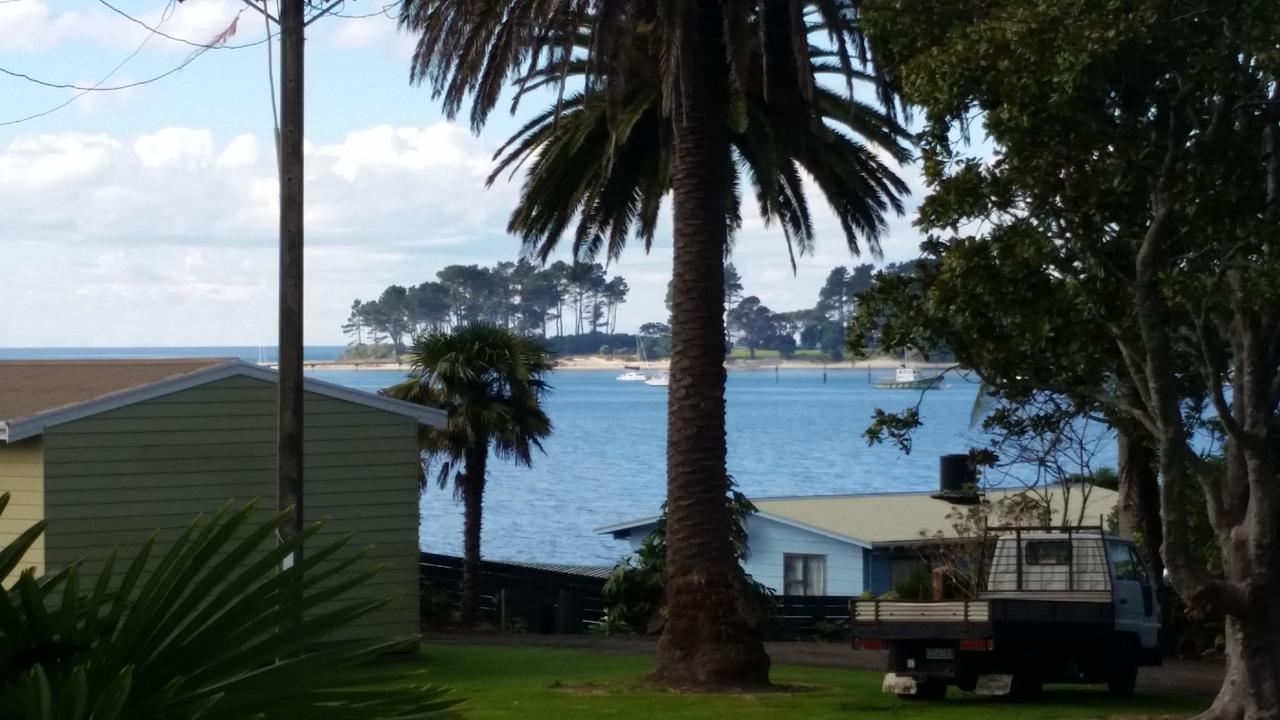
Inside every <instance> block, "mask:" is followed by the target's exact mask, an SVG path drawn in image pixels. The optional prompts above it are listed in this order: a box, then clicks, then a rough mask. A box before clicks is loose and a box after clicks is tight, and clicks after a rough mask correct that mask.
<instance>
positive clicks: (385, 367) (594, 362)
mask: <svg viewBox="0 0 1280 720" xmlns="http://www.w3.org/2000/svg"><path fill="white" fill-rule="evenodd" d="M262 364H263V365H265V366H266V367H271V368H274V367H276V365H277V364H276V363H262ZM901 364H902V361H901V360H899V359H897V358H893V357H875V358H869V359H867V360H858V361H856V362H852V363H851V362H850V361H848V360H842V361H840V362H826V363H823V362H820V361H816V360H798V359H791V360H781V359H779V358H756V359H755V360H750V359H746V358H733V359H730V360H726V361H725V364H724V365H725V368H727V369H729V370H734V371H748V370H772V369H774V368H778V369H780V370H828V371H837V370H839V371H849V370H892V369H894V368H896V367H898V366H899V365H901ZM911 365H912V366H913V367H918V368H923V369H930V370H942V369H945V368H949V367H951V366H952V363H938V362H912V363H911ZM303 366H304V367H305V368H306V369H308V370H324V371H335V372H336V371H342V372H359V371H362V370H363V371H390V370H401V371H406V372H407V371H408V370H409V364H408V363H403V362H401V363H395V362H388V361H384V360H369V361H345V360H343V361H339V360H306V361H304V362H303ZM628 367H641V368H643V369H646V370H667V369H668V367H669V360H667V359H662V360H654V361H651V362H649V363H642V362H641V361H639V360H636V359H633V358H626V357H605V356H603V355H571V356H567V357H562V358H558V359H557V361H556V369H557V370H599V371H605V370H616V371H622V370H625V369H626V368H628Z"/></svg>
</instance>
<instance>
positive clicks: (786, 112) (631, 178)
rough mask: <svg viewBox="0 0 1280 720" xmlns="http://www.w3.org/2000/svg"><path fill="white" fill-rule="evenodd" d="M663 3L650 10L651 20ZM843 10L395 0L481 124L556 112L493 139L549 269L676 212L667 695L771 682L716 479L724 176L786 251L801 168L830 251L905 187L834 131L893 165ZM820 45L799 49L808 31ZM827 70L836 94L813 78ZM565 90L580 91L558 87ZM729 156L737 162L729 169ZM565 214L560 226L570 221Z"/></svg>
mask: <svg viewBox="0 0 1280 720" xmlns="http://www.w3.org/2000/svg"><path fill="white" fill-rule="evenodd" d="M659 8H661V11H659ZM856 20H857V17H856V13H853V12H851V8H850V7H848V6H846V5H844V4H843V3H831V2H795V3H778V2H740V3H723V2H720V1H719V0H691V1H690V2H687V3H683V4H680V5H679V6H678V8H677V7H676V6H673V5H671V4H664V3H649V2H630V1H624V0H594V1H588V2H580V1H579V0H549V1H548V2H514V1H513V0H466V1H464V0H446V1H442V2H437V1H428V0H406V1H405V3H404V6H403V11H402V14H401V25H402V27H404V28H406V29H407V30H409V31H410V32H412V33H414V34H415V35H417V37H418V45H417V49H416V52H415V54H414V58H413V64H412V70H411V77H412V79H414V80H416V81H420V82H422V81H425V82H427V83H429V84H430V86H431V88H432V90H433V92H434V93H435V95H436V96H437V97H442V98H443V105H444V110H445V114H446V115H447V116H449V117H453V116H454V115H456V114H457V112H458V111H459V110H460V109H461V108H462V107H463V105H464V102H468V101H469V107H470V119H471V124H472V127H473V128H476V129H479V128H480V127H482V126H483V125H484V123H485V121H486V120H487V119H488V115H489V113H490V112H491V111H492V109H493V108H494V106H495V105H496V103H497V101H498V98H499V96H500V95H501V91H502V89H503V87H504V86H505V85H506V84H507V83H508V82H512V84H514V85H516V86H517V87H518V88H519V90H517V95H516V101H517V102H518V101H519V99H520V97H521V96H522V95H523V93H524V92H526V91H528V90H532V89H537V88H547V87H550V88H553V89H555V90H557V94H558V97H559V98H560V99H558V100H557V101H556V103H555V105H554V107H552V108H549V109H548V110H547V111H546V112H544V113H542V114H541V115H539V116H537V117H535V118H534V119H533V120H532V121H530V122H529V123H528V124H526V125H525V126H524V127H523V128H522V129H521V130H519V131H518V132H517V133H516V135H515V136H514V137H513V138H511V139H510V140H509V141H508V144H507V146H506V147H505V149H504V151H503V152H502V154H501V155H500V159H499V168H498V170H497V172H496V173H495V176H494V177H495V178H496V177H497V174H498V173H502V172H504V171H506V170H507V169H509V168H513V167H515V165H516V164H517V163H519V162H522V161H525V160H527V165H526V167H527V170H526V172H525V180H524V184H523V186H522V191H521V199H520V202H519V204H518V205H517V207H516V209H515V210H514V212H513V214H512V218H511V222H510V225H509V227H510V229H511V230H512V231H513V232H514V233H516V234H518V235H520V236H521V237H522V238H523V239H524V241H525V245H526V249H527V250H529V251H531V252H533V253H536V254H537V255H538V256H540V257H542V258H544V259H545V258H547V257H548V256H549V255H550V253H551V252H552V251H553V250H554V249H555V247H556V246H557V245H558V244H559V243H560V241H561V239H562V236H563V235H564V234H565V232H566V231H567V230H569V228H570V226H571V225H573V226H574V229H573V230H571V231H570V232H571V233H572V235H573V240H572V241H571V242H572V248H573V256H574V258H575V259H577V260H591V259H593V258H594V257H595V256H596V255H597V254H599V253H600V252H604V253H605V254H606V255H607V256H608V257H610V258H616V257H617V256H618V255H619V254H620V253H621V251H622V248H623V246H624V244H625V243H626V240H627V239H628V238H629V236H630V235H631V234H632V232H633V231H634V232H635V234H637V235H638V236H639V237H640V239H641V240H642V242H643V243H644V244H645V246H646V247H647V246H648V245H649V244H650V243H651V241H652V239H653V235H654V233H655V231H656V227H657V218H658V215H659V211H660V208H661V202H662V199H663V197H664V196H665V195H666V194H667V193H668V192H671V194H672V209H673V218H674V223H673V226H674V232H673V246H674V248H673V256H674V262H673V268H674V278H673V279H674V285H673V293H672V304H671V305H672V319H671V325H672V362H671V383H672V386H671V395H670V403H669V407H668V432H667V438H668V449H667V458H668V466H667V487H668V501H669V506H670V508H671V512H670V516H669V522H668V540H669V542H668V545H667V557H666V568H667V585H666V603H667V611H668V632H667V633H665V634H664V635H663V637H662V640H661V644H660V647H659V654H658V670H657V677H659V678H660V679H662V680H664V681H667V682H669V683H672V684H675V685H691V686H698V685H726V684H757V683H763V682H767V678H768V656H767V655H766V654H765V653H764V649H763V645H762V643H761V639H760V638H761V636H760V628H759V624H758V618H756V617H753V614H752V613H749V612H747V610H746V608H747V607H748V606H747V605H746V604H744V603H743V602H741V598H742V597H743V595H744V594H745V593H746V588H745V586H744V584H743V582H742V579H741V577H740V574H739V571H738V570H737V567H736V565H737V564H736V561H735V559H734V556H733V552H732V547H731V544H730V543H729V542H728V540H727V538H726V537H725V533H724V532H723V528H724V527H726V526H727V525H728V511H727V509H726V508H725V507H724V503H723V498H724V496H725V494H726V492H727V491H728V476H727V474H726V472H725V431H724V383H725V374H724V373H725V371H724V367H723V357H724V338H725V317H724V316H725V305H724V260H725V257H726V254H727V253H728V250H729V247H730V233H731V231H732V230H733V229H735V228H736V227H737V226H738V224H739V217H740V212H739V209H740V208H739V195H738V193H737V179H738V178H737V175H736V173H737V168H738V167H739V166H741V167H743V168H746V172H744V173H743V176H744V177H745V179H746V180H747V182H748V183H749V184H750V185H751V186H752V189H753V190H754V191H755V196H756V201H757V204H758V206H759V210H760V211H761V213H762V214H763V215H764V217H765V218H766V219H767V220H769V221H770V222H775V221H776V222H777V223H778V224H779V225H780V227H781V228H782V230H783V235H784V237H785V238H786V240H787V245H788V247H789V248H791V250H792V251H793V252H794V251H799V252H802V253H803V252H807V251H808V250H809V248H810V245H811V243H812V241H813V228H812V224H811V223H810V219H809V209H808V201H807V191H806V189H805V188H804V187H803V186H802V183H801V173H800V170H801V169H802V168H803V169H804V170H805V171H806V172H807V173H808V175H809V176H810V177H812V178H813V179H814V181H815V184H816V186H817V188H818V190H819V192H821V193H822V194H823V195H824V196H825V197H826V199H827V200H828V201H829V203H830V204H831V205H832V208H833V210H834V212H835V216H836V218H837V220H838V221H839V222H840V225H841V229H842V230H843V231H844V236H845V239H846V241H847V242H848V243H849V245H850V248H851V249H854V250H856V249H857V248H858V246H859V243H860V242H864V243H869V244H870V246H871V248H872V249H873V250H874V249H875V242H876V238H877V237H878V236H879V234H880V232H881V231H882V230H883V228H884V226H885V220H884V216H885V214H886V213H888V212H900V211H901V205H900V202H899V199H898V198H899V196H900V195H901V194H902V193H904V192H905V190H906V188H905V185H904V184H902V183H901V181H900V180H898V178H897V177H895V176H894V175H893V173H892V171H891V170H890V169H889V168H888V167H887V166H886V165H884V163H883V162H881V161H880V159H878V158H877V157H876V156H875V154H874V153H873V152H872V151H871V150H870V149H869V148H868V147H867V146H866V145H864V144H862V143H861V142H858V141H855V140H854V139H853V138H852V137H851V136H850V133H852V134H856V135H861V136H862V137H863V138H866V139H867V140H869V141H870V142H871V143H874V144H876V145H879V146H880V147H881V148H882V149H883V150H884V151H886V152H888V153H890V154H891V155H894V156H897V157H903V156H904V155H905V152H904V151H903V149H902V148H901V147H900V145H899V139H900V138H901V137H902V136H903V133H902V131H901V129H900V128H899V127H898V126H897V124H896V123H894V122H892V120H891V119H890V118H889V117H887V116H886V115H884V114H883V113H880V112H877V111H875V110H874V109H872V108H870V107H868V106H866V105H864V104H861V103H859V102H856V101H855V100H854V98H853V85H854V84H855V82H856V83H861V82H862V80H863V79H865V78H866V77H867V76H866V75H865V74H863V73H862V72H861V71H858V70H855V64H856V62H857V57H858V53H857V52H856V50H855V48H858V47H862V45H861V37H860V31H859V28H858V26H857V24H856ZM811 31H812V32H816V33H821V45H820V46H811V45H810V41H809V34H810V32H811ZM819 75H828V76H829V77H831V78H832V80H833V81H834V82H836V83H839V84H844V85H845V87H844V88H842V89H841V90H840V91H833V90H831V89H829V88H828V87H827V86H826V85H824V84H822V83H820V82H818V80H819ZM570 78H573V83H574V85H575V86H578V84H579V83H578V81H579V80H582V81H583V82H582V83H581V87H582V91H581V92H576V93H569V92H566V90H567V85H568V83H569V80H570ZM735 160H739V161H741V162H740V163H739V164H735ZM575 220H576V222H575Z"/></svg>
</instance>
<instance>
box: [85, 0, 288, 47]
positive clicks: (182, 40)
mask: <svg viewBox="0 0 1280 720" xmlns="http://www.w3.org/2000/svg"><path fill="white" fill-rule="evenodd" d="M98 3H99V4H101V5H103V6H104V7H106V8H107V9H108V10H111V11H112V12H114V13H115V14H117V15H119V16H120V17H122V18H124V19H126V20H128V21H129V22H131V23H133V24H135V25H137V26H139V27H142V28H145V29H147V30H149V31H151V32H152V33H155V34H156V35H159V36H160V37H162V38H165V39H167V40H172V41H174V42H176V43H182V44H183V45H190V46H192V47H198V48H204V49H206V50H240V49H242V48H249V47H254V46H256V45H261V44H262V43H263V42H264V41H262V40H258V41H256V42H251V43H243V44H240V45H227V44H225V43H223V44H213V43H200V42H195V41H193V40H188V39H187V38H183V37H177V36H175V35H170V34H169V33H166V32H163V31H162V30H160V28H159V27H158V26H157V27H153V26H151V25H148V24H147V23H146V22H144V21H142V20H140V19H138V18H136V17H134V16H132V15H130V14H129V13H127V12H125V11H124V10H121V9H120V8H118V7H116V6H115V5H112V4H111V3H110V2H107V0H98ZM241 12H243V10H242V11H241ZM236 17H239V14H237V15H236ZM167 19H168V18H163V17H162V18H161V23H163V22H164V21H165V20H167ZM267 37H271V33H270V32H268V33H267Z"/></svg>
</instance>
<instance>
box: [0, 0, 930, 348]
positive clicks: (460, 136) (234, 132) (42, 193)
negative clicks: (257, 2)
mask: <svg viewBox="0 0 1280 720" xmlns="http://www.w3.org/2000/svg"><path fill="white" fill-rule="evenodd" d="M108 1H110V2H111V4H112V5H113V6H114V7H116V8H118V9H119V10H121V11H123V12H124V13H127V14H128V15H130V16H132V17H133V18H136V19H138V20H141V21H142V22H144V23H146V24H147V25H149V26H151V27H152V28H158V29H159V30H160V31H162V32H164V33H166V34H168V35H171V36H173V37H175V38H180V39H186V40H189V41H192V42H196V43H208V42H210V41H211V40H212V39H213V38H214V37H215V36H218V35H219V34H221V33H225V32H228V31H230V30H234V34H233V35H231V36H230V37H228V38H227V46H228V47H225V48H216V49H211V50H208V51H206V52H203V53H200V54H199V55H198V56H196V57H195V58H194V59H192V58H191V56H192V53H193V51H194V50H196V48H193V47H192V46H190V45H186V44H183V43H181V42H177V41H175V40H170V39H167V38H164V37H161V36H159V35H156V34H153V33H152V32H151V31H150V30H148V29H146V28H144V27H142V26H140V25H138V24H135V23H134V22H132V21H131V20H129V19H127V18H125V17H122V16H121V15H120V14H117V13H116V12H115V11H113V10H112V9H111V7H110V6H108V5H106V4H105V3H104V2H103V0H64V1H58V0H0V71H8V72H9V73H22V74H26V75H29V76H31V77H32V78H35V79H37V80H40V81H44V82H47V83H52V84H55V85H80V86H93V85H95V84H101V86H102V87H116V86H121V85H129V84H131V83H137V82H139V81H144V80H148V79H150V78H154V77H156V76H159V75H162V74H164V73H166V72H169V71H171V70H174V69H175V68H178V67H179V66H183V65H184V63H187V61H188V60H190V62H189V63H188V64H185V66H184V67H182V69H180V70H177V71H176V72H173V73H172V74H170V75H168V76H166V77H163V78H161V79H158V80H156V81H154V82H150V83H146V84H142V85H139V86H137V87H132V88H128V89H123V90H113V91H106V92H87V93H81V92H80V91H77V90H73V89H68V88H49V87H45V86H41V85H37V84H35V83H33V82H31V81H30V80H27V79H23V78H18V77H13V76H12V75H9V74H6V73H5V72H0V297H2V298H3V302H4V309H3V310H2V311H0V347H67V346H70V347H76V346H147V345H154V346H175V345H176V346H181V345H203V346H217V345H273V344H274V342H275V334H276V323H275V316H276V290H277V272H278V270H277V264H276V263H277V252H276V232H277V200H278V193H277V185H276V183H277V181H276V174H275V162H274V155H273V152H274V150H273V145H272V135H273V130H272V127H273V121H272V103H271V88H270V85H269V82H268V81H269V78H270V73H269V72H268V53H267V48H268V44H266V43H262V42H261V41H262V40H264V39H265V37H266V28H265V27H264V22H263V20H264V19H263V17H262V16H261V15H259V14H257V13H256V12H254V11H253V10H251V9H246V7H245V6H244V5H243V3H242V2H240V0H186V1H185V2H182V3H177V4H170V5H166V4H164V3H163V2H161V1H159V0H108ZM383 2H386V0H348V1H347V2H346V3H345V5H344V6H342V7H341V8H340V9H339V12H340V13H341V14H342V15H346V16H348V17H338V16H332V17H326V18H322V19H320V20H318V21H317V22H316V23H314V24H313V25H312V26H311V27H310V28H309V30H308V34H307V46H306V48H307V61H306V62H307V65H306V81H305V87H306V120H305V136H306V153H305V154H306V174H305V181H306V211H305V217H306V254H305V263H306V293H305V323H304V334H305V341H306V342H307V343H308V344H313V345H321V344H341V343H343V342H345V338H343V336H342V333H341V330H340V329H339V328H340V325H341V324H342V322H343V320H345V318H346V316H347V314H348V312H349V309H350V306H351V301H352V299H354V298H361V299H366V300H367V299H372V298H374V297H376V295H377V294H378V293H379V292H381V290H382V289H383V288H385V287H386V286H387V285H390V284H393V283H394V284H401V285H412V284H417V283H420V282H423V281H425V280H430V279H434V276H435V273H436V272H437V271H438V270H439V269H440V268H442V267H444V266H446V265H450V264H455V263H463V264H470V263H479V264H484V265H489V264H493V263H495V262H498V261H502V260H514V259H516V258H517V257H518V255H519V250H520V243H519V241H518V240H517V239H516V238H514V237H512V236H510V235H508V234H507V233H506V231H505V227H506V219H507V215H508V214H509V212H510V208H511V207H512V205H513V203H514V199H515V197H516V191H517V189H518V181H519V178H518V177H517V178H516V180H515V181H513V182H506V181H505V180H500V181H499V182H497V183H495V185H494V186H493V187H491V188H487V189H486V187H485V185H484V179H485V177H486V176H487V175H488V170H489V168H490V166H491V164H492V153H493V151H494V149H496V148H497V147H498V146H499V145H500V144H501V142H502V140H503V139H504V138H505V137H506V136H507V135H508V134H509V133H510V131H511V130H513V129H514V128H515V127H517V126H518V125H519V124H520V123H521V121H522V119H523V118H527V117H528V115H530V114H531V113H532V112H534V111H536V110H537V109H539V108H540V107H542V106H543V105H544V104H545V102H546V99H541V100H543V102H537V101H536V100H538V99H535V102H531V103H529V104H527V105H525V106H523V107H522V109H521V111H520V112H519V113H518V114H517V115H515V116H514V117H513V116H509V115H508V114H507V113H506V112H505V111H504V112H496V113H495V114H494V117H493V119H492V120H491V121H490V123H489V124H488V125H487V126H486V127H485V128H484V129H483V130H482V132H481V133H480V134H479V135H476V134H473V133H472V132H471V131H470V128H469V127H468V125H467V123H466V121H465V116H464V118H463V119H462V122H460V123H455V122H450V121H449V120H448V119H447V118H445V117H444V116H443V115H442V114H441V112H440V108H439V104H438V102H436V101H433V100H432V99H431V95H430V92H429V91H428V90H426V89H424V88H419V87H413V86H411V85H410V84H409V57H410V55H411V53H412V50H413V39H412V38H410V37H408V36H406V35H404V34H402V33H400V32H398V31H397V29H396V26H395V22H394V20H393V19H391V18H389V17H387V15H385V14H380V13H379V11H380V10H383V9H384V6H383V4H382V3H383ZM389 12H391V13H392V14H394V7H392V8H391V9H390V11H389ZM369 14H372V17H358V16H362V15H369ZM233 25H234V27H233ZM242 45H248V46H247V47H239V46H242ZM273 52H274V54H275V58H274V59H275V60H277V61H278V49H275V50H274V51H273ZM122 61H123V62H122ZM117 66H118V68H117ZM113 69H114V72H113ZM275 71H276V72H277V73H278V71H279V66H278V62H277V64H276V65H275ZM104 78H105V81H104ZM68 100H73V101H72V102H71V103H70V104H67V105H66V106H65V107H62V108H60V109H58V110H55V111H53V112H49V113H48V114H43V115H41V116H40V117H35V118H30V116H34V115H37V114H42V113H45V112H46V111H49V110H51V109H52V108H54V107H56V106H59V105H62V104H63V103H67V101H68ZM500 107H502V108H505V107H506V104H500ZM28 118H30V119H28ZM902 174H903V177H904V178H905V179H906V180H907V181H908V182H909V183H910V185H911V186H912V188H913V191H914V192H913V196H912V197H911V198H909V199H908V213H907V216H905V217H902V218H895V219H894V220H893V221H892V222H891V223H890V227H889V231H888V233H887V235H886V236H885V237H883V238H882V240H881V245H882V247H883V250H884V261H885V262H889V261H895V260H904V259H908V258H911V257H915V256H916V255H917V254H918V246H919V243H920V236H919V233H918V232H917V231H916V230H915V229H914V228H912V227H911V222H910V219H911V215H912V214H913V211H914V208H915V205H916V204H917V202H918V201H919V199H920V197H921V193H922V183H921V180H920V178H919V173H918V171H917V169H916V168H915V167H913V166H908V167H905V168H903V169H902ZM810 197H811V198H813V199H814V200H815V205H816V207H815V220H816V222H815V224H816V227H817V230H818V242H817V249H816V251H815V253H814V254H813V255H811V256H808V257H801V258H799V260H798V265H799V267H798V270H797V271H796V272H795V273H793V272H792V271H791V267H790V265H789V263H788V261H787V256H786V248H785V245H784V242H783V238H782V236H781V232H780V231H778V229H777V228H776V227H775V228H766V227H764V224H763V223H762V222H761V220H760V218H759V217H756V216H753V215H751V214H750V208H749V207H746V208H744V212H747V213H748V214H747V215H746V216H745V218H744V226H743V228H742V230H741V231H740V232H739V234H738V236H737V239H736V242H735V247H734V254H733V258H732V260H733V262H734V264H735V265H736V267H737V268H738V270H739V272H740V273H741V275H742V277H743V281H744V285H745V288H746V292H747V293H748V294H753V295H757V296H759V297H760V299H761V300H762V301H763V302H764V304H766V305H768V306H769V307H771V308H773V309H774V310H779V311H782V310H792V309H797V308H801V307H811V306H812V305H813V304H814V301H815V299H816V295H817V290H818V288H819V287H820V286H821V284H822V281H823V279H824V278H825V277H826V275H827V273H828V272H830V270H831V269H832V268H833V267H835V266H837V265H849V264H854V263H857V262H864V261H871V260H872V258H871V257H870V256H869V255H867V254H865V253H864V255H863V258H862V259H858V258H855V257H853V256H851V254H850V252H849V250H848V248H847V246H846V245H845V243H844V239H843V236H842V235H841V233H840V230H839V227H838V225H837V224H836V223H835V221H834V219H833V218H832V216H831V215H830V213H829V211H828V210H827V208H826V206H825V204H824V203H823V201H821V200H819V199H818V198H820V195H818V194H817V193H811V194H810ZM666 207H667V208H669V207H670V205H669V203H668V204H667V206H666ZM668 214H669V213H668ZM553 259H566V260H567V259H568V258H567V256H564V255H561V256H559V257H558V258H553ZM611 272H616V273H619V274H621V275H623V276H624V277H625V278H626V279H627V282H628V284H629V285H630V287H631V294H630V296H629V298H628V300H627V302H626V304H625V305H623V306H622V307H621V308H620V309H619V311H618V329H619V330H620V331H632V330H634V329H635V328H636V327H638V326H639V325H640V324H641V323H644V322H648V321H653V320H664V319H665V315H666V311H665V309H664V308H663V295H664V293H665V289H666V283H667V280H668V279H669V277H670V272H671V242H670V224H669V222H667V223H665V224H664V226H663V228H662V229H661V230H660V233H659V237H658V239H657V241H656V242H655V244H654V247H653V249H652V251H651V252H650V253H649V254H648V255H646V254H645V253H644V251H643V249H642V247H641V246H640V245H639V244H638V243H637V244H636V245H635V247H634V249H628V250H627V252H626V253H624V255H623V257H622V259H621V260H620V261H619V262H617V263H616V264H615V265H613V266H612V268H611Z"/></svg>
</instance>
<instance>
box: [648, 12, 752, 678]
mask: <svg viewBox="0 0 1280 720" xmlns="http://www.w3.org/2000/svg"><path fill="white" fill-rule="evenodd" d="M720 13H721V9H720V3H719V2H718V1H717V0H698V2H697V4H696V9H693V10H691V11H690V13H689V16H688V18H687V20H686V22H691V23H693V24H692V26H686V30H685V32H686V33H689V35H690V39H689V41H688V45H687V46H686V49H685V51H684V56H683V57H682V59H681V65H682V73H683V75H684V82H683V86H684V87H685V91H684V92H683V93H682V100H681V103H682V105H681V107H680V108H679V109H678V110H677V131H676V162H675V165H676V167H675V171H674V176H673V183H672V184H673V195H674V214H675V223H674V226H675V227H674V266H673V284H674V290H673V293H672V305H673V307H672V318H671V325H672V327H671V386H670V388H669V394H668V400H667V561H666V590H665V602H666V611H667V622H666V627H665V628H664V631H663V634H662V638H661V640H660V641H659V643H658V667H657V671H656V677H657V679H658V680H660V681H662V682H664V683H667V684H669V685H672V686H676V687H741V686H753V685H763V684H767V683H768V681H769V656H768V655H767V654H766V653H765V651H764V644H763V642H762V641H761V632H760V624H761V609H760V608H759V607H758V606H757V604H756V602H755V599H754V598H753V597H752V596H751V595H750V593H749V590H748V588H747V585H746V582H745V579H744V577H743V573H742V570H741V568H740V567H739V566H738V560H737V556H736V554H735V553H734V547H733V543H732V540H731V537H730V533H731V526H732V518H731V516H730V512H729V506H728V504H727V500H726V495H727V493H728V489H729V482H728V475H727V473H726V470H725V455H726V443H725V417H724V409H725V404H724V386H725V370H724V345H723V338H724V330H725V327H724V251H725V246H726V242H727V239H728V237H727V226H726V214H725V206H726V202H727V198H728V197H729V187H730V185H729V183H730V172H732V167H731V164H730V157H729V137H728V116H727V113H728V97H727V94H728V92H727V91H728V82H729V78H728V71H727V67H726V62H725V48H724V45H723V44H722V36H721V33H722V32H723V24H722V20H721V14H720Z"/></svg>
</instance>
